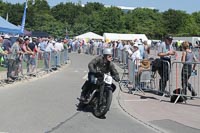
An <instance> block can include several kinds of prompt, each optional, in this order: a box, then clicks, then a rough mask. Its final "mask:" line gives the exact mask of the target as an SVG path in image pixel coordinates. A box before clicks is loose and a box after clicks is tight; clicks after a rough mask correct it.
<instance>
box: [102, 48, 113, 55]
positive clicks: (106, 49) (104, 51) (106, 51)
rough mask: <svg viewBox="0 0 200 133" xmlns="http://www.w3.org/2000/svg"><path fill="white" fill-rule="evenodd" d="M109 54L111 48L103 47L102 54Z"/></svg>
mask: <svg viewBox="0 0 200 133" xmlns="http://www.w3.org/2000/svg"><path fill="white" fill-rule="evenodd" d="M109 54H111V55H112V49H111V48H105V49H104V50H103V55H109Z"/></svg>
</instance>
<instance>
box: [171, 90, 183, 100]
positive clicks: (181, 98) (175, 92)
mask: <svg viewBox="0 0 200 133" xmlns="http://www.w3.org/2000/svg"><path fill="white" fill-rule="evenodd" d="M181 92H182V89H181V88H177V89H175V90H174V91H173V94H181ZM177 97H178V95H172V96H171V97H170V102H172V103H174V102H175V101H176V99H177ZM183 101H184V98H183V97H179V99H178V100H177V103H178V102H179V103H181V102H183Z"/></svg>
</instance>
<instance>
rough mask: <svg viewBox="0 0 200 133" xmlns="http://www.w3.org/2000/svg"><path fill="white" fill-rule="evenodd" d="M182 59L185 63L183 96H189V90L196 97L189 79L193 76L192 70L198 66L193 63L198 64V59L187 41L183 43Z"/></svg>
mask: <svg viewBox="0 0 200 133" xmlns="http://www.w3.org/2000/svg"><path fill="white" fill-rule="evenodd" d="M182 48H183V52H182V57H181V61H182V62H184V64H183V67H182V72H181V81H182V88H183V94H184V95H187V88H188V90H189V91H191V93H192V96H196V95H197V94H196V92H195V91H194V89H193V87H192V85H191V84H190V83H189V78H190V76H191V73H192V70H195V66H196V64H194V65H193V67H192V63H193V62H194V61H195V62H197V58H196V57H195V55H194V53H193V52H192V51H191V50H190V48H189V43H188V42H187V41H185V42H183V43H182Z"/></svg>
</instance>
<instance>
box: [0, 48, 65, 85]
mask: <svg viewBox="0 0 200 133" xmlns="http://www.w3.org/2000/svg"><path fill="white" fill-rule="evenodd" d="M67 60H68V52H67V51H66V50H63V51H61V52H42V51H41V52H38V53H37V54H36V55H34V56H33V55H28V54H23V55H22V56H21V58H20V59H17V60H15V62H16V68H15V70H13V72H12V75H13V77H15V78H16V80H24V79H27V80H28V79H29V77H31V76H34V77H38V76H40V73H41V72H50V71H52V69H53V68H56V67H60V66H61V65H63V64H66V63H67ZM32 62H35V64H34V65H31V63H32ZM13 69H14V68H13ZM25 71H26V72H25ZM6 79H7V76H6V71H5V76H4V77H1V80H0V85H2V86H3V85H4V84H5V81H6Z"/></svg>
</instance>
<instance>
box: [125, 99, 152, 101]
mask: <svg viewBox="0 0 200 133" xmlns="http://www.w3.org/2000/svg"><path fill="white" fill-rule="evenodd" d="M124 101H125V102H144V101H145V102H146V101H148V100H147V99H134V100H124Z"/></svg>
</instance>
